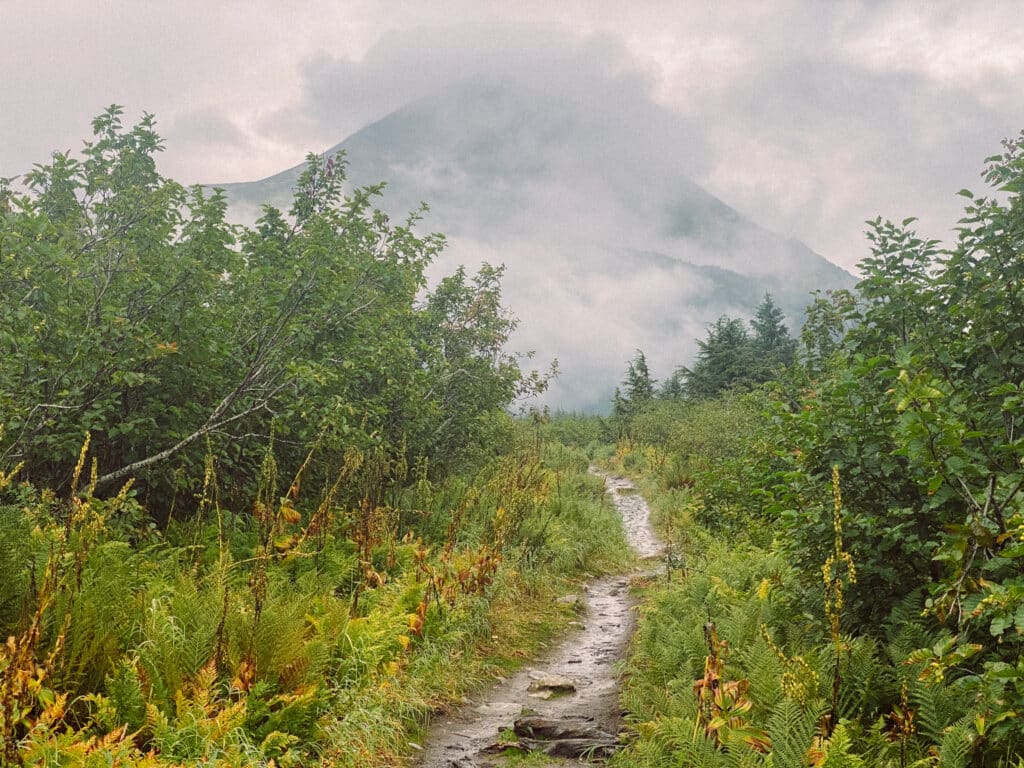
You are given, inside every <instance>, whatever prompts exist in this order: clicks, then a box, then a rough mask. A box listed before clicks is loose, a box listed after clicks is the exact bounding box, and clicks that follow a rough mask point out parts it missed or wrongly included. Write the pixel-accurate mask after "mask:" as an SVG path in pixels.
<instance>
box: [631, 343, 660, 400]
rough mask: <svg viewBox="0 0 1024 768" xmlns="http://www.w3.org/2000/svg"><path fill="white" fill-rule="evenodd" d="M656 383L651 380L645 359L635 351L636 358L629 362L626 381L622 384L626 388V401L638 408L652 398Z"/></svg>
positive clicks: (640, 352) (641, 352)
mask: <svg viewBox="0 0 1024 768" xmlns="http://www.w3.org/2000/svg"><path fill="white" fill-rule="evenodd" d="M656 383H657V382H656V381H655V380H654V379H652V378H651V371H650V369H649V368H648V367H647V358H646V357H645V356H644V353H643V351H642V350H639V349H638V350H637V351H636V357H634V358H633V359H632V360H630V362H629V370H628V371H627V372H626V380H625V381H624V382H623V384H624V385H625V387H626V399H627V400H629V402H630V403H631V404H632V405H633V406H639V405H641V404H643V403H645V402H647V401H648V400H651V399H652V398H653V397H654V385H655V384H656Z"/></svg>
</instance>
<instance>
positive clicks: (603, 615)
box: [417, 473, 661, 768]
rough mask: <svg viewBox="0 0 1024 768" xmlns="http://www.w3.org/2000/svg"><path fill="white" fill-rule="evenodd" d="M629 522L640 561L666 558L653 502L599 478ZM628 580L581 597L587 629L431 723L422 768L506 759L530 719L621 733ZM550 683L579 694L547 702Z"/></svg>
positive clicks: (630, 618)
mask: <svg viewBox="0 0 1024 768" xmlns="http://www.w3.org/2000/svg"><path fill="white" fill-rule="evenodd" d="M597 474H599V475H600V476H601V477H603V478H604V481H605V486H606V488H607V489H608V492H609V494H610V496H611V498H612V500H613V501H614V502H615V505H616V507H617V508H618V510H619V512H620V514H621V515H622V519H623V523H624V527H625V529H626V535H627V537H628V538H629V542H630V544H631V545H632V547H633V548H634V549H635V550H636V551H637V553H638V554H639V555H640V556H641V557H652V556H655V555H657V554H659V552H660V550H661V545H660V544H659V542H658V540H657V538H656V537H655V535H654V532H653V530H652V529H651V526H650V521H649V515H650V510H649V509H648V506H647V502H646V501H645V500H644V499H643V497H642V496H640V495H639V494H637V493H635V492H632V491H633V486H632V483H631V482H630V481H629V480H628V479H626V478H623V477H618V476H616V475H605V474H603V473H597ZM628 581H629V577H628V575H618V576H607V577H604V578H600V579H595V580H594V581H591V582H590V583H589V584H588V585H587V588H586V591H585V592H583V593H582V594H581V595H580V598H581V601H582V602H583V604H584V609H583V611H582V612H581V614H580V617H579V619H580V622H582V624H583V627H582V628H579V627H577V628H575V629H572V630H570V631H569V632H567V633H566V634H565V635H564V636H563V637H562V639H561V640H560V642H559V644H558V646H557V647H555V648H554V649H552V650H551V651H549V652H548V654H546V655H545V656H544V657H542V658H541V659H538V660H537V661H536V662H535V663H534V664H531V665H528V666H526V667H524V668H523V669H521V670H520V671H519V672H518V673H516V674H515V675H514V676H512V677H510V678H507V679H505V680H502V681H500V682H499V683H497V684H496V685H495V686H493V687H492V688H490V689H488V690H484V691H481V692H480V693H478V694H477V695H476V696H474V697H473V698H472V699H471V700H470V702H469V703H468V704H466V705H465V706H464V707H463V708H461V709H460V710H458V711H456V712H454V713H452V714H448V715H444V716H441V717H438V718H437V719H436V720H435V721H434V722H433V723H431V726H430V730H429V734H428V737H427V739H426V743H425V744H424V752H423V755H422V757H421V759H420V760H419V761H418V762H417V765H419V766H420V767H421V768H487V767H488V766H494V765H499V764H500V762H501V759H500V757H496V756H495V755H493V754H489V753H488V752H487V751H486V750H487V748H488V747H491V746H492V745H494V744H495V742H496V741H497V740H498V735H499V734H500V733H501V732H502V731H504V730H506V729H509V728H511V727H512V724H513V721H514V720H515V719H516V718H518V717H520V716H521V715H522V714H523V712H524V711H526V712H529V713H530V714H536V715H540V716H543V717H545V718H550V719H554V720H560V719H567V718H571V719H574V720H581V719H586V720H592V721H593V722H594V724H595V725H597V726H598V727H599V728H600V729H601V730H603V731H607V732H608V733H610V734H616V733H618V731H619V726H620V720H621V711H620V709H619V703H618V699H619V670H618V667H617V664H616V662H618V661H619V660H620V659H622V658H623V657H624V656H625V654H626V650H627V647H628V645H629V640H630V637H631V636H632V634H633V629H634V626H635V618H634V611H633V607H634V600H633V598H632V596H631V595H630V594H629V589H628ZM549 675H558V676H560V677H566V678H570V679H571V680H572V682H573V684H574V685H575V687H576V690H575V692H572V693H566V694H562V695H558V696H554V697H552V698H550V699H541V698H538V697H537V696H536V694H535V693H533V694H531V691H530V685H531V683H533V682H534V681H537V680H539V679H540V678H543V677H547V676H549Z"/></svg>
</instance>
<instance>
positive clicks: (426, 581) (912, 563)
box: [0, 108, 1024, 768]
mask: <svg viewBox="0 0 1024 768" xmlns="http://www.w3.org/2000/svg"><path fill="white" fill-rule="evenodd" d="M93 128H94V138H93V140H92V141H91V142H89V143H87V144H86V145H85V148H84V150H83V153H82V156H81V157H80V158H74V157H71V156H70V155H56V156H54V158H53V159H52V161H51V162H50V163H48V164H45V165H40V166H38V167H36V168H35V170H34V171H33V172H32V173H30V174H29V175H28V176H27V177H26V178H25V179H23V180H21V181H20V182H19V183H18V184H14V183H10V182H6V181H3V182H0V267H2V270H0V535H2V541H3V546H2V547H0V636H2V637H4V638H7V639H6V642H5V643H4V644H3V647H2V648H0V755H2V758H0V762H2V763H3V764H5V765H32V766H49V765H62V766H130V765H131V766H134V765H153V766H156V765H221V766H249V765H264V766H302V765H311V764H324V765H338V766H373V765H393V764H396V763H399V762H401V761H402V760H403V759H405V758H406V757H407V756H408V755H409V753H410V752H411V751H414V750H415V749H416V739H417V738H419V735H420V731H421V730H422V728H423V727H424V725H425V724H426V722H427V721H428V719H429V717H430V715H431V714H432V713H434V712H436V711H437V710H438V709H439V708H442V707H444V706H446V705H448V704H450V703H451V702H453V701H456V700H457V699H458V698H459V697H460V696H461V695H462V693H463V692H465V691H466V690H468V689H470V688H472V687H473V686H474V685H477V684H480V683H482V682H484V681H486V680H488V679H491V678H492V677H493V676H494V675H496V674H501V673H504V672H506V671H507V670H509V669H511V668H512V667H514V666H515V665H516V664H517V663H519V662H520V661H521V660H522V659H524V658H526V657H528V656H529V655H530V654H532V653H535V652H537V651H538V649H539V648H540V647H541V646H542V644H543V643H544V642H545V641H547V640H548V639H550V638H551V637H552V636H553V635H554V634H555V632H556V631H557V630H558V629H559V626H558V625H559V621H563V622H564V619H565V616H564V611H562V609H561V608H560V607H559V605H558V604H557V602H556V598H557V597H558V595H559V594H560V593H561V592H562V591H563V590H564V591H568V585H569V584H570V583H571V582H572V581H573V580H578V579H580V578H582V577H584V576H586V575H590V574H596V573H601V572H607V571H611V570H616V569H622V568H624V567H625V565H626V564H627V563H628V562H629V561H630V555H629V553H628V548H627V545H626V541H625V537H624V534H623V529H622V523H621V521H620V520H619V519H618V517H617V515H616V514H615V511H614V508H613V505H612V504H611V503H610V502H609V501H608V499H607V498H605V494H604V489H603V485H602V483H601V481H600V479H598V478H596V477H594V476H592V475H589V474H588V473H587V469H588V465H589V464H590V462H591V461H597V462H599V463H603V464H604V465H605V466H607V467H608V468H611V469H613V470H617V471H622V472H624V473H627V474H629V475H632V476H634V477H635V478H637V479H638V481H639V483H640V484H641V486H642V489H643V490H644V493H645V495H646V496H647V497H648V498H649V499H650V500H651V504H652V507H653V510H654V516H655V523H656V525H657V526H658V528H659V530H660V533H661V535H662V538H663V540H664V542H665V544H666V549H665V554H664V564H665V572H664V576H663V577H659V578H658V579H656V580H654V579H651V580H650V581H651V582H652V583H651V584H650V585H649V586H647V587H645V590H646V591H645V595H644V599H645V600H646V605H645V606H644V608H643V611H642V615H641V620H640V623H639V624H640V626H639V630H638V634H637V635H636V638H635V642H634V645H633V649H632V652H631V654H630V657H629V660H628V665H627V669H628V672H629V675H628V678H627V683H626V686H625V690H624V692H623V703H624V704H625V708H626V709H627V710H628V712H629V718H628V724H629V734H628V737H627V744H626V746H625V748H624V749H623V750H622V751H621V752H619V753H618V754H617V755H616V756H615V757H613V758H612V762H613V764H614V765H618V766H663V765H679V766H750V767H756V766H765V767H767V766H771V767H772V768H783V767H787V768H788V767H789V766H793V767H794V768H796V767H800V768H804V767H805V766H832V767H836V766H851V767H854V768H855V767H856V766H892V767H893V768H896V767H898V768H909V767H910V766H919V767H922V768H923V767H924V766H935V767H939V768H1021V766H1024V725H1022V723H1024V717H1021V715H1022V714H1024V661H1022V657H1021V650H1022V644H1024V508H1022V504H1024V438H1022V430H1021V427H1022V424H1021V422H1022V419H1024V389H1022V388H1024V294H1022V292H1024V256H1022V254H1024V199H1022V192H1024V155H1022V154H1021V153H1022V151H1024V143H1022V142H1021V141H1009V142H1007V143H1006V145H1005V148H1004V151H1003V152H1002V153H1001V154H1000V155H998V156H995V157H993V158H990V159H989V161H988V162H989V165H988V168H987V170H986V173H985V176H986V179H987V181H988V183H989V184H990V186H991V187H992V188H993V191H992V192H990V193H989V194H988V195H986V196H984V197H976V196H974V195H973V194H972V193H970V192H968V191H963V192H961V194H962V195H963V196H964V198H965V201H966V204H965V210H964V217H963V219H961V221H960V222H959V223H958V229H957V239H956V242H955V243H954V244H953V245H951V246H948V247H947V246H943V245H942V244H941V243H939V242H938V241H934V240H928V239H925V238H923V237H921V236H919V235H917V234H916V232H915V231H914V230H913V221H912V220H910V219H908V220H906V221H904V222H902V223H900V224H894V223H891V222H886V221H882V220H878V221H875V222H872V223H871V228H870V232H869V238H870V241H871V256H870V257H868V258H867V259H865V260H864V262H862V264H861V272H862V279H861V281H860V283H859V284H858V285H857V287H856V288H855V289H853V290H837V291H832V292H828V293H825V294H818V295H815V296H814V297H813V301H812V303H811V304H810V306H809V307H808V309H807V313H806V317H805V321H804V323H803V326H802V329H801V330H800V332H799V333H798V334H796V335H791V334H790V332H789V331H788V329H787V328H786V325H785V322H784V317H783V313H782V312H781V311H780V310H779V308H778V307H777V306H776V305H775V302H774V301H773V299H772V298H771V297H770V296H766V297H765V299H764V300H763V301H762V303H761V304H760V305H759V306H757V307H754V308H751V315H752V317H753V319H752V320H751V321H744V320H741V319H735V318H728V317H723V318H722V319H721V320H719V321H718V322H717V323H715V324H714V325H713V326H711V327H710V328H709V331H708V334H707V337H706V338H705V339H703V340H701V342H700V343H699V352H698V355H697V357H696V359H695V360H694V361H690V362H689V363H688V364H687V365H685V366H681V367H680V368H679V369H678V370H677V371H676V372H675V373H674V374H672V375H671V376H670V377H669V378H668V379H667V381H665V382H663V383H661V384H660V385H659V383H658V382H657V381H655V380H654V378H653V377H652V375H651V372H650V370H649V368H648V366H647V361H646V358H645V357H644V355H643V353H642V352H638V353H637V355H636V357H635V358H634V359H633V360H632V361H631V362H630V363H629V366H628V370H627V372H626V376H625V380H624V381H623V382H622V386H621V388H620V390H619V391H618V393H617V394H616V397H615V400H614V403H613V404H612V406H613V412H612V414H611V416H610V417H609V418H607V419H602V418H598V417H592V416H582V415H567V414H561V415H557V416H554V417H551V416H550V415H549V414H548V413H547V412H544V411H533V412H532V413H530V414H529V415H528V416H527V417H526V418H519V419H515V418H513V417H511V416H510V415H509V413H510V411H511V410H512V409H514V408H515V406H516V404H517V403H518V402H520V401H521V399H522V398H524V397H528V396H530V395H532V394H536V393H538V392H541V391H543V389H544V388H545V386H546V384H547V382H548V376H549V374H548V373H545V372H536V371H528V370H525V369H524V368H523V367H522V363H523V359H522V358H521V357H518V356H515V355H512V354H510V353H508V352H507V351H506V345H507V342H508V340H509V338H510V334H511V333H512V331H513V329H514V327H515V321H514V320H513V319H512V318H511V316H510V315H509V314H508V312H507V310H505V309H504V307H503V306H502V304H501V277H502V270H501V269H500V268H493V267H489V266H484V267H483V268H482V269H481V270H480V271H479V272H478V273H477V274H475V275H470V274H467V273H466V272H465V271H464V270H458V271H456V272H455V273H454V274H452V275H449V276H447V277H443V278H441V279H439V280H436V281H434V282H433V283H432V284H428V281H427V280H426V277H425V270H426V269H427V267H428V266H429V264H430V263H431V260H432V259H433V257H434V256H436V254H437V253H438V252H439V250H440V249H441V248H443V238H441V237H440V236H437V235H426V236H424V235H421V234H419V233H418V231H417V228H416V226H415V225H416V223H417V218H416V216H415V215H413V216H411V217H410V218H409V219H408V220H407V221H404V222H402V223H401V224H397V225H396V224H394V223H393V222H392V221H391V220H390V219H389V218H388V217H387V216H385V215H384V214H382V213H381V212H380V211H378V210H377V209H376V207H375V205H376V201H377V199H378V196H379V195H381V194H382V193H383V189H382V187H370V188H362V189H356V190H354V191H349V192H347V193H346V192H344V191H343V189H344V186H343V185H344V178H345V176H344V162H343V158H336V159H327V160H325V159H323V158H317V157H311V158H310V160H309V163H308V165H307V167H306V170H305V172H304V173H303V174H302V175H301V177H299V179H298V181H297V184H296V188H295V195H294V200H293V203H292V206H291V208H290V209H289V210H288V211H280V210H277V209H275V208H272V207H266V208H264V210H263V214H262V216H261V217H260V218H259V220H258V221H257V222H256V223H255V225H254V226H253V227H240V226H235V225H232V224H229V223H228V222H227V220H226V218H225V216H226V207H227V204H226V201H225V199H224V197H223V196H222V194H221V193H219V192H208V191H204V190H203V189H201V188H198V187H197V188H192V189H186V188H183V187H181V186H180V185H178V184H176V183H175V182H173V181H171V180H169V179H166V178H163V177H162V176H160V175H159V174H158V173H157V171H156V165H155V161H154V158H155V156H156V154H157V153H158V152H159V151H160V149H161V142H160V139H159V137H158V135H157V134H156V133H155V131H154V127H153V121H152V119H151V118H149V117H147V118H144V119H143V120H142V121H141V122H140V123H139V124H138V125H135V126H133V127H129V128H126V127H124V125H123V124H122V121H121V116H120V111H119V110H118V109H117V108H111V109H110V110H109V111H107V112H106V113H104V114H103V115H101V116H100V117H99V118H97V119H96V121H95V123H94V126H93ZM655 581H656V583H654V582H655ZM496 738H497V734H496ZM530 760H533V758H527V761H530Z"/></svg>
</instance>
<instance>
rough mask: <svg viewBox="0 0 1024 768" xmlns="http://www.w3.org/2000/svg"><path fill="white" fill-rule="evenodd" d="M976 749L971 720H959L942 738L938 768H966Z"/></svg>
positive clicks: (966, 718) (963, 718) (968, 718)
mask: <svg viewBox="0 0 1024 768" xmlns="http://www.w3.org/2000/svg"><path fill="white" fill-rule="evenodd" d="M973 749H974V734H973V724H972V722H971V718H970V717H969V716H968V717H962V718H960V719H959V720H957V721H956V722H955V723H954V724H953V726H952V727H951V728H950V729H949V731H948V732H947V733H946V734H945V735H944V736H943V737H942V742H941V744H940V745H939V764H938V768H966V766H967V764H968V761H969V760H970V757H971V752H972V751H973Z"/></svg>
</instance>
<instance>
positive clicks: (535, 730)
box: [513, 716, 616, 742]
mask: <svg viewBox="0 0 1024 768" xmlns="http://www.w3.org/2000/svg"><path fill="white" fill-rule="evenodd" d="M513 730H514V731H515V734H516V736H519V737H522V738H528V739H544V740H555V739H591V740H599V741H602V742H605V741H612V742H614V741H615V740H616V739H615V736H613V735H612V734H610V733H608V732H607V731H603V730H601V728H600V726H598V725H597V723H595V722H594V721H593V720H584V719H582V718H550V717H536V716H534V717H520V718H519V719H518V720H516V721H515V723H514V724H513Z"/></svg>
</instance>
